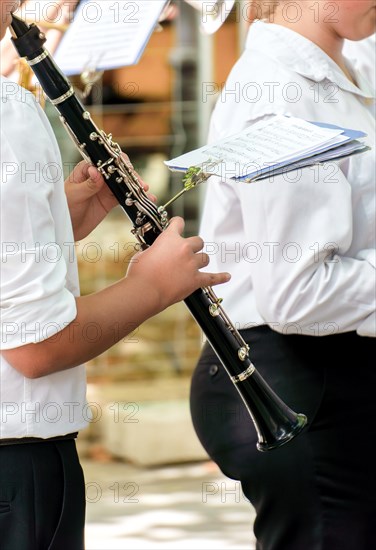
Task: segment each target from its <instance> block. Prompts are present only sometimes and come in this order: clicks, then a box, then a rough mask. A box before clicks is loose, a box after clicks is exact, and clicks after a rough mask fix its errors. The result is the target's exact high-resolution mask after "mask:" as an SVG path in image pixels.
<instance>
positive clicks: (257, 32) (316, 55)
mask: <svg viewBox="0 0 376 550" xmlns="http://www.w3.org/2000/svg"><path fill="white" fill-rule="evenodd" d="M246 49H252V50H257V51H259V52H262V53H264V54H265V55H267V56H268V57H271V58H273V59H274V60H279V61H281V62H282V63H283V64H284V65H286V66H288V67H289V68H290V70H292V71H294V72H296V73H298V74H300V75H302V76H303V77H305V78H308V79H310V80H313V81H315V82H322V81H323V80H326V79H327V80H329V81H330V82H334V83H335V84H336V85H337V86H338V87H339V88H341V89H342V90H345V91H348V92H351V93H353V94H357V95H360V96H361V97H364V98H366V99H373V97H374V95H373V94H372V92H371V91H370V90H369V87H368V86H366V85H365V82H366V81H365V79H363V78H362V77H361V75H360V74H359V73H356V71H355V70H354V69H353V67H349V69H350V70H351V72H352V73H353V75H354V77H355V79H356V81H357V82H358V86H356V85H355V84H353V83H352V82H350V80H349V79H348V78H347V77H346V75H345V74H344V73H343V72H342V70H341V69H340V68H339V67H338V65H337V64H336V63H335V62H334V61H333V59H331V57H329V56H328V55H327V54H326V53H325V52H324V51H323V50H322V49H321V48H319V46H317V45H316V44H314V43H313V42H311V41H310V40H308V39H307V38H305V37H304V36H302V35H301V34H299V33H297V32H295V31H293V30H291V29H288V28H286V27H283V26H281V25H276V24H275V23H266V22H265V21H255V22H254V23H253V24H252V25H251V27H250V29H249V32H248V37H247V42H246Z"/></svg>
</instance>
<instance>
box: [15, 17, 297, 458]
mask: <svg viewBox="0 0 376 550" xmlns="http://www.w3.org/2000/svg"><path fill="white" fill-rule="evenodd" d="M11 31H12V35H13V37H12V42H13V44H14V46H15V48H16V50H17V52H18V54H19V55H20V56H21V57H26V58H27V61H28V64H29V65H30V67H31V68H32V70H33V71H34V73H35V75H36V77H37V78H38V80H39V82H40V85H41V87H42V89H43V91H44V93H45V94H46V96H47V97H48V98H49V100H50V101H51V103H52V104H53V105H54V106H55V107H56V108H57V110H58V111H59V114H60V119H61V121H62V123H63V124H64V126H65V128H66V130H67V131H68V133H69V135H70V137H71V138H72V139H73V141H74V142H75V144H76V146H77V148H78V150H79V151H80V153H81V155H82V156H83V158H84V159H85V160H86V161H87V162H88V163H90V164H92V165H94V166H96V167H97V169H98V170H99V172H100V173H101V174H102V176H103V178H104V179H105V182H106V183H107V185H108V186H109V188H110V189H111V191H112V193H113V194H114V196H115V197H116V199H117V200H118V202H119V204H120V206H121V207H122V209H123V210H124V212H125V214H126V215H127V216H128V218H129V219H130V221H131V222H132V225H133V230H132V233H133V234H134V235H135V237H136V239H137V240H138V242H139V244H140V247H141V248H142V249H145V248H147V247H149V246H150V245H152V244H153V242H154V241H155V240H156V238H157V237H158V236H159V235H160V234H161V233H162V231H163V230H164V229H165V228H166V227H167V225H168V215H167V212H166V211H165V208H164V207H162V208H158V207H157V206H156V205H155V204H154V203H153V202H152V201H151V200H150V199H149V198H148V196H147V194H146V192H145V191H144V189H143V188H142V186H141V184H140V182H139V179H138V177H137V174H136V172H135V171H134V169H133V167H132V166H131V165H130V163H129V162H127V161H125V160H124V158H123V156H122V151H121V149H120V147H119V145H118V144H117V143H114V142H113V140H112V136H111V135H107V134H105V133H104V131H103V130H100V129H99V128H98V127H97V126H96V125H95V123H94V122H93V121H92V119H91V115H90V113H89V112H88V111H87V110H86V109H85V108H84V106H83V105H82V104H81V102H80V101H79V100H78V98H77V97H76V95H75V92H74V90H73V88H72V86H71V84H70V82H69V81H68V80H67V78H66V77H65V76H64V75H63V74H62V72H61V71H60V69H59V68H58V67H57V66H56V64H55V62H54V61H53V59H52V57H51V56H50V54H49V52H48V51H47V50H46V49H45V48H44V47H43V44H44V43H45V41H46V38H45V36H44V34H43V33H42V32H41V31H40V29H39V28H38V27H37V26H36V25H35V24H31V25H28V24H26V23H25V22H24V21H23V20H22V19H20V18H18V17H16V16H15V15H12V23H11ZM185 304H186V305H187V307H188V309H189V311H190V312H191V314H192V316H193V317H194V319H195V320H196V322H197V323H198V325H199V326H200V328H201V329H202V331H203V333H204V334H205V336H206V338H207V340H208V341H209V343H210V345H211V346H212V348H213V350H214V351H215V353H216V354H217V356H218V358H219V360H220V361H221V363H222V365H223V367H224V369H225V371H226V372H227V374H228V376H229V377H230V379H231V381H232V382H233V384H234V385H235V387H236V389H237V390H238V392H239V396H240V398H241V399H242V400H243V402H244V404H245V406H246V408H247V410H248V412H249V414H250V416H251V418H252V420H253V423H254V425H255V429H256V432H257V436H258V443H257V448H258V450H260V451H267V450H270V449H273V448H277V447H279V446H281V445H283V444H284V443H286V442H288V441H290V440H291V439H292V438H293V437H295V436H296V435H297V434H298V433H300V432H301V431H302V429H303V428H304V426H305V425H306V422H307V418H306V416H305V415H304V414H297V413H295V412H294V411H292V410H291V409H290V408H289V407H288V406H287V405H286V404H285V403H284V402H283V401H282V400H281V399H280V398H279V397H278V396H277V395H276V394H275V392H274V391H273V390H272V389H271V388H270V387H269V385H268V384H267V383H266V381H265V380H264V379H263V377H262V376H261V375H260V374H259V372H258V371H257V370H256V368H255V366H254V365H253V363H252V361H251V359H250V356H249V347H248V345H247V344H246V342H245V341H244V340H243V338H242V336H241V335H240V333H239V332H238V331H237V330H236V328H235V326H234V325H233V324H232V322H231V320H230V319H229V317H228V316H227V314H226V312H225V310H224V309H223V307H222V305H221V299H219V298H218V297H217V296H216V294H215V293H214V291H213V289H212V288H211V287H206V288H201V289H198V290H196V291H195V292H194V293H193V294H191V295H190V296H188V298H186V299H185Z"/></svg>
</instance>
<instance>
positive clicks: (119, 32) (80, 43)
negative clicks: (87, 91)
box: [55, 0, 167, 76]
mask: <svg viewBox="0 0 376 550" xmlns="http://www.w3.org/2000/svg"><path fill="white" fill-rule="evenodd" d="M166 3H167V2H166V0H142V1H141V0H132V1H130V0H126V1H124V0H102V1H93V0H82V1H81V3H80V4H79V6H78V8H77V11H76V14H75V17H74V20H73V22H72V24H71V26H70V27H69V29H68V30H67V32H66V33H65V35H64V38H63V40H62V41H61V43H60V45H59V47H58V49H57V52H56V55H55V60H56V63H57V64H58V65H59V67H60V68H61V69H62V71H63V72H64V73H65V74H66V75H68V76H70V75H73V74H81V73H82V72H83V71H84V70H85V69H91V70H107V69H114V68H117V67H124V66H126V65H134V64H135V63H137V62H138V60H139V58H140V57H141V54H142V52H143V51H144V48H145V46H146V44H147V43H148V41H149V39H150V36H151V34H152V32H153V30H154V28H155V26H156V25H157V24H158V20H159V17H160V15H161V13H162V11H163V8H164V7H165V5H166Z"/></svg>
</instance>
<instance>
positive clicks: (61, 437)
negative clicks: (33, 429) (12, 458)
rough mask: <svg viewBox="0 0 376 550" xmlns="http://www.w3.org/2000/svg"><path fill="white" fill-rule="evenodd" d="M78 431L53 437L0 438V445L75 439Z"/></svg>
mask: <svg viewBox="0 0 376 550" xmlns="http://www.w3.org/2000/svg"><path fill="white" fill-rule="evenodd" d="M77 435H78V432H74V433H71V434H66V435H56V436H54V437H48V438H47V439H44V438H43V437H18V438H17V437H15V438H9V439H0V447H2V446H3V445H21V444H25V443H51V442H53V441H64V440H65V439H76V437H77Z"/></svg>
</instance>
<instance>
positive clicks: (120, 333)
mask: <svg viewBox="0 0 376 550" xmlns="http://www.w3.org/2000/svg"><path fill="white" fill-rule="evenodd" d="M129 283H130V281H128V280H127V279H123V280H121V281H119V282H117V283H115V284H114V285H112V286H110V287H108V288H106V289H104V290H102V291H100V292H98V293H95V294H91V295H89V296H83V297H79V298H77V299H76V303H77V316H76V318H75V319H74V321H72V323H70V324H69V325H68V326H66V327H65V328H64V329H63V330H61V331H60V332H58V333H57V334H55V335H54V336H52V337H51V338H48V339H46V340H44V341H42V342H39V343H36V344H27V345H26V346H22V347H19V348H15V349H10V350H6V351H3V352H2V353H3V355H4V357H5V359H6V360H7V361H8V362H9V363H10V364H11V365H12V366H13V367H14V368H15V369H16V370H18V371H20V372H21V373H22V374H24V376H26V377H27V378H38V377H41V376H45V375H48V374H52V373H54V372H58V371H61V370H66V369H69V368H72V367H75V366H77V365H80V364H82V363H85V362H86V361H89V360H90V359H93V358H94V357H96V356H97V355H100V354H101V353H103V352H104V351H106V350H107V349H109V348H110V347H111V346H113V345H114V344H116V343H117V342H118V341H120V340H121V339H122V338H124V337H125V336H126V335H127V334H129V333H131V332H132V331H133V330H134V329H135V328H136V327H138V326H139V325H140V324H141V323H142V322H143V321H145V320H146V319H147V318H148V317H150V316H151V315H154V314H156V313H158V311H159V307H158V305H159V300H158V295H157V293H156V292H154V291H153V289H152V288H150V289H147V290H146V289H145V288H144V287H143V288H142V291H141V285H140V287H139V291H138V287H137V281H132V284H129Z"/></svg>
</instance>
